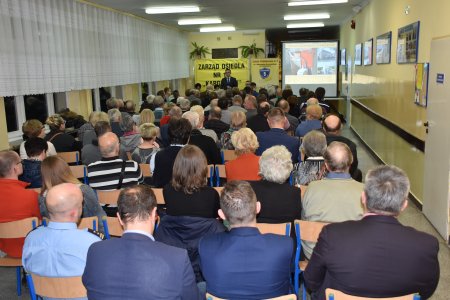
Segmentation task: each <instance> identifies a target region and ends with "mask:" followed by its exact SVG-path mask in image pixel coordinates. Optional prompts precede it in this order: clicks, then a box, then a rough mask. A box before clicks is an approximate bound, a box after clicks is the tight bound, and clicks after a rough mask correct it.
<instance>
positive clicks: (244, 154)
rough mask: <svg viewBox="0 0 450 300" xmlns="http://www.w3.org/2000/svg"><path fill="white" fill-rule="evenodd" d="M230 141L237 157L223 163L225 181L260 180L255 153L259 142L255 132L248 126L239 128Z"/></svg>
mask: <svg viewBox="0 0 450 300" xmlns="http://www.w3.org/2000/svg"><path fill="white" fill-rule="evenodd" d="M231 143H232V144H233V147H234V152H235V153H236V156H237V158H236V159H234V160H230V161H227V162H226V163H225V171H226V173H227V181H231V180H260V179H261V177H260V176H259V174H258V173H259V156H256V155H255V151H256V149H258V147H259V143H258V139H257V138H256V135H255V133H254V132H253V131H252V130H251V129H250V128H241V129H239V130H238V131H235V132H234V133H233V134H232V136H231Z"/></svg>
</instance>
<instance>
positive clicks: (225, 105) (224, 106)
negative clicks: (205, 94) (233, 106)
mask: <svg viewBox="0 0 450 300" xmlns="http://www.w3.org/2000/svg"><path fill="white" fill-rule="evenodd" d="M217 106H218V107H220V109H224V110H225V109H227V108H228V99H227V98H224V97H222V98H220V99H219V101H217Z"/></svg>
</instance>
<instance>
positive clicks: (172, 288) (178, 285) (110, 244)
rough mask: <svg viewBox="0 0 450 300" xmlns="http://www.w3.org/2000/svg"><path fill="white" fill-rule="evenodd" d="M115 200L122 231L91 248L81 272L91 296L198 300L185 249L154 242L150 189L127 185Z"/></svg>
mask: <svg viewBox="0 0 450 300" xmlns="http://www.w3.org/2000/svg"><path fill="white" fill-rule="evenodd" d="M117 205H118V210H119V211H118V213H117V218H118V219H119V222H120V224H122V226H123V227H124V229H125V231H124V233H123V236H122V238H120V239H111V240H107V241H104V242H101V243H96V244H95V245H92V247H91V248H89V252H88V254H87V262H86V268H85V270H84V274H83V284H84V286H85V287H86V289H87V293H88V297H89V299H91V298H92V299H97V300H98V299H108V300H114V299H200V296H199V292H198V288H197V285H196V284H195V277H194V272H193V271H192V267H191V263H190V261H189V257H188V255H187V252H186V250H184V249H179V248H175V247H171V246H168V245H165V244H162V243H159V242H155V241H154V238H153V236H152V234H153V229H154V226H155V219H156V197H155V194H154V193H153V191H152V190H151V188H150V187H148V186H145V185H139V186H135V187H130V188H126V189H124V190H123V191H122V192H121V193H120V195H119V200H118V202H117Z"/></svg>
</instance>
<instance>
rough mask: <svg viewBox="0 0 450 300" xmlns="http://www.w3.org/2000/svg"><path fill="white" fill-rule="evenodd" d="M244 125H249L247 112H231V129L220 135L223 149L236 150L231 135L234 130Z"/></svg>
mask: <svg viewBox="0 0 450 300" xmlns="http://www.w3.org/2000/svg"><path fill="white" fill-rule="evenodd" d="M244 127H247V117H246V116H245V113H244V112H242V111H233V112H232V113H231V122H230V129H228V130H227V131H225V132H224V133H222V135H221V136H220V145H221V146H222V149H227V150H234V146H233V143H232V142H231V135H232V134H233V132H236V131H238V130H239V129H241V128H244Z"/></svg>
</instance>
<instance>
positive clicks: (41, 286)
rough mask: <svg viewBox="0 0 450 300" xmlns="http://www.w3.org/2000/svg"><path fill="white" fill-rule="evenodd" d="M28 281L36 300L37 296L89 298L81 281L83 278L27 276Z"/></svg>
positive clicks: (33, 297)
mask: <svg viewBox="0 0 450 300" xmlns="http://www.w3.org/2000/svg"><path fill="white" fill-rule="evenodd" d="M27 281H28V286H29V287H30V294H31V298H32V299H36V295H39V296H41V297H48V298H81V297H87V291H86V288H85V287H84V285H83V282H82V281H81V276H77V277H44V276H39V275H36V274H27Z"/></svg>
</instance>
